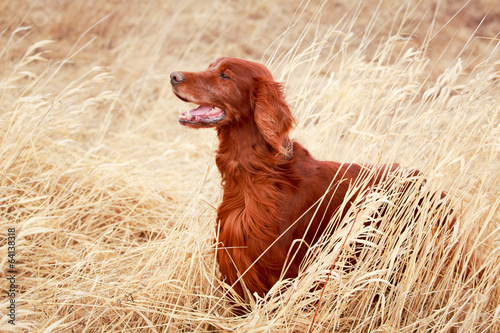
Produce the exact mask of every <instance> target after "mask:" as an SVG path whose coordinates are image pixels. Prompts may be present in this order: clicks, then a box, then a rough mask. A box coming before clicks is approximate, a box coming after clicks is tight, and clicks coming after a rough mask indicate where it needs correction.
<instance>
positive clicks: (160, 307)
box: [0, 0, 500, 332]
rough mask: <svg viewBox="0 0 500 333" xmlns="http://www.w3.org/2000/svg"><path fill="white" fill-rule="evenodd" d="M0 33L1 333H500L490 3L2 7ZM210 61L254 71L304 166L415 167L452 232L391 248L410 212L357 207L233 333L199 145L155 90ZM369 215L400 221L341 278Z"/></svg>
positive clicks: (213, 198) (213, 184) (209, 147)
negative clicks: (265, 74)
mask: <svg viewBox="0 0 500 333" xmlns="http://www.w3.org/2000/svg"><path fill="white" fill-rule="evenodd" d="M0 22H1V26H0V147H1V149H0V193H1V195H0V205H1V206H0V240H1V248H0V262H1V269H2V274H1V283H0V286H1V287H2V297H1V298H0V311H1V313H2V317H1V318H0V331H2V332H9V331H21V332H166V331H169V332H172V331H173V332H175V331H186V332H187V331H196V332H204V331H224V330H227V331H233V330H235V331H240V332H261V331H266V332H277V331H290V332H304V331H307V330H308V329H311V330H312V331H314V332H323V331H335V332H499V331H500V305H499V304H500V285H499V280H500V279H499V276H500V253H499V252H500V233H499V228H500V212H499V206H500V51H499V37H500V36H499V35H498V34H499V32H500V4H499V3H498V1H496V0H474V1H470V2H466V1H462V0H461V1H451V0H449V1H445V0H443V1H439V0H421V1H406V2H405V1H394V0H386V1H382V2H381V3H379V1H377V0H365V1H348V0H338V1H331V2H327V3H326V4H323V5H322V4H321V3H320V2H319V1H310V2H306V1H304V3H302V2H301V1H298V0H295V1H284V0H279V1H271V0H257V1H227V0H214V1H195V0H182V1H173V0H165V1H161V0H150V1H141V0H134V1H125V0H123V1H121V0H116V1H97V0H89V1H57V0H47V1H36V2H34V1H27V0H24V1H19V0H7V1H3V2H2V4H0ZM219 56H236V57H242V58H246V59H249V60H256V61H262V62H264V63H267V65H268V66H269V68H271V70H272V72H273V73H274V74H275V78H276V79H277V80H279V81H281V82H283V83H284V84H285V86H286V95H287V99H288V102H289V103H290V104H291V105H292V106H293V112H294V114H295V116H296V118H297V120H298V126H297V127H296V129H295V130H294V132H293V137H294V138H296V139H297V140H298V141H300V142H301V143H303V144H304V145H305V146H306V147H308V148H309V149H310V151H311V153H312V154H313V155H315V156H316V157H318V158H321V159H329V160H337V161H345V162H365V163H386V162H391V161H397V162H399V163H400V164H402V165H403V166H405V167H407V168H418V169H420V170H421V171H423V173H424V174H425V176H426V178H427V179H428V181H427V183H426V184H425V185H424V187H423V189H422V192H421V193H420V194H418V193H417V194H415V195H425V193H433V192H436V191H446V192H447V193H448V198H450V200H451V202H452V203H453V206H454V207H455V213H456V216H457V223H456V224H455V225H454V226H452V227H451V228H442V227H439V226H437V224H436V214H433V213H434V212H435V210H436V208H435V207H433V206H432V204H431V203H429V204H427V205H425V206H426V209H425V210H424V213H423V215H422V217H421V218H419V219H418V220H415V221H412V224H411V225H412V227H411V228H409V229H407V230H406V231H405V232H401V230H400V228H401V226H402V225H403V224H404V223H406V222H407V221H408V220H411V218H410V217H408V216H404V214H399V215H398V214H397V212H398V211H401V207H404V206H409V205H412V203H414V202H415V200H416V199H418V197H411V196H410V198H407V199H405V200H402V202H393V201H394V200H393V201H391V200H392V198H394V196H393V195H394V192H395V191H397V189H396V188H394V189H392V191H388V192H386V193H381V194H380V193H379V194H377V195H372V196H370V197H369V198H367V199H366V200H365V201H364V202H362V203H359V205H358V206H357V207H356V212H353V214H352V215H351V217H350V218H349V219H347V220H346V221H345V228H344V229H342V230H340V231H339V232H338V233H336V234H335V235H334V236H333V239H332V240H331V241H330V242H329V245H328V246H325V248H324V249H323V250H322V251H319V252H318V251H316V250H314V249H313V251H312V253H313V254H314V256H312V257H314V258H313V259H311V260H309V261H308V262H307V263H305V266H304V267H305V269H304V272H303V274H302V275H301V276H300V278H299V279H297V280H296V281H283V282H282V283H281V284H280V285H278V286H277V288H276V289H273V290H272V291H271V293H270V295H269V296H268V298H266V299H259V300H257V302H256V303H254V304H251V305H249V307H250V309H251V312H250V313H249V315H248V316H246V317H236V316H234V315H232V314H231V313H230V312H229V307H230V306H231V303H230V302H228V297H229V295H227V293H226V291H225V289H224V285H223V283H222V282H221V281H220V280H218V278H219V275H218V269H217V266H216V263H215V260H214V252H213V248H214V244H213V239H214V234H215V228H214V227H215V209H216V207H217V206H218V204H219V201H220V186H219V184H220V178H219V174H218V171H217V170H216V168H215V166H214V163H213V159H214V158H213V157H214V156H213V151H214V150H215V149H216V147H217V141H216V137H215V132H214V131H213V130H198V131H194V130H190V129H187V128H182V127H180V126H179V125H178V123H177V111H178V110H186V109H187V108H189V106H188V105H186V104H184V103H182V102H181V101H179V100H177V99H176V98H175V97H174V96H173V94H172V93H171V91H170V84H169V73H170V72H172V71H174V70H202V69H204V68H205V67H206V66H207V65H208V63H209V62H210V61H212V60H214V59H215V58H217V57H219ZM382 202H386V203H387V202H388V203H389V205H390V206H391V207H392V208H393V210H394V212H395V213H394V215H393V216H390V217H386V218H385V219H384V221H382V226H381V229H380V230H379V232H377V235H376V236H374V238H373V239H372V240H371V241H369V242H368V243H367V249H366V253H365V256H364V259H363V261H362V263H361V264H360V266H359V268H358V269H357V270H354V271H352V272H350V273H345V272H344V271H343V270H342V263H343V262H344V260H345V256H346V254H348V252H349V244H352V242H353V241H354V239H355V238H356V237H357V236H359V235H360V234H361V233H363V232H364V233H372V234H373V233H375V231H374V230H368V229H367V228H363V224H362V221H363V219H364V218H368V217H369V216H371V214H370V212H372V211H373V210H374V209H376V207H378V206H380V204H381V203H382ZM389 215H390V214H389ZM351 226H353V228H352V230H351V232H350V233H349V234H348V230H349V229H350V228H351ZM11 228H14V229H11ZM9 230H11V231H12V230H15V231H12V232H10V233H11V234H13V235H14V236H15V254H14V253H13V252H12V249H10V250H9V248H8V246H7V241H8V238H7V236H8V234H9ZM397 236H399V237H397ZM345 237H348V239H347V243H346V245H345V246H344V248H343V251H342V252H341V254H340V257H339V259H338V261H337V264H336V266H335V268H334V269H333V271H332V272H331V276H330V278H329V281H328V283H327V284H326V289H325V293H324V295H323V296H322V297H321V300H320V301H318V300H319V299H320V292H321V291H320V290H316V291H314V290H313V287H314V286H315V285H318V283H320V282H321V281H324V280H325V279H326V276H327V274H328V272H329V271H330V268H331V266H332V263H333V261H334V258H335V257H336V256H337V254H338V253H339V252H340V250H341V248H342V243H343V241H344V238H345ZM9 259H10V260H11V263H12V264H13V268H14V270H15V272H16V273H14V274H12V273H9V272H8V269H9ZM12 259H14V260H15V263H14V260H12ZM403 264H404V265H405V266H406V269H405V270H404V271H403V270H402V267H403ZM11 268H12V267H11ZM11 275H14V276H15V297H14V298H11V297H8V296H7V292H8V291H9V289H10V283H11V282H12V281H11V280H8V277H11ZM395 276H396V277H397V281H398V282H397V283H395V281H396V279H395V278H394V277H395ZM280 286H288V288H285V289H279V288H278V287H280ZM375 296H376V297H375ZM11 299H15V306H16V308H15V325H12V324H11V323H9V320H11V319H12V317H9V316H7V315H6V314H7V313H11V312H9V309H8V308H7V306H8V305H10V304H11V303H10V300H11ZM318 304H320V306H319V311H318V313H317V315H316V316H315V315H314V313H315V310H316V307H317V305H318Z"/></svg>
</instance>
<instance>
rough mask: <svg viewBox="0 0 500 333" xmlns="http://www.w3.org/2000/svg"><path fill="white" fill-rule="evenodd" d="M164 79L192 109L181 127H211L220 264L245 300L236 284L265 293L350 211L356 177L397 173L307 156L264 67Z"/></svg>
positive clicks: (220, 67) (224, 67) (243, 64)
mask: <svg viewBox="0 0 500 333" xmlns="http://www.w3.org/2000/svg"><path fill="white" fill-rule="evenodd" d="M170 78H171V84H172V89H173V92H174V93H175V95H176V96H177V97H179V98H180V99H181V100H183V101H185V102H191V103H195V104H197V105H199V106H198V107H197V108H195V109H193V110H190V111H187V112H184V113H182V114H181V115H180V116H179V122H180V123H181V124H182V125H184V126H188V127H193V128H205V127H214V128H215V129H216V130H217V135H218V138H219V141H220V145H219V149H218V150H217V156H216V164H217V167H218V168H219V171H220V173H221V175H222V186H223V189H224V194H223V199H222V203H221V205H220V206H219V208H218V211H217V234H218V250H217V261H218V264H219V269H220V271H221V273H222V275H223V277H224V278H225V279H226V282H227V283H229V284H230V285H232V286H233V288H234V289H235V291H236V292H237V293H238V294H239V295H240V296H241V297H243V298H245V292H244V287H243V285H244V286H245V287H246V288H247V289H248V291H250V293H251V294H253V293H255V292H256V293H258V294H259V295H261V296H264V295H265V294H266V293H267V291H269V289H270V288H271V287H272V286H273V285H274V284H275V283H276V281H278V280H279V279H281V278H293V277H296V276H297V274H298V272H299V266H300V264H301V261H302V259H303V258H304V256H305V254H306V252H307V250H308V248H309V247H310V246H312V245H314V244H315V243H316V242H317V241H318V239H319V238H320V237H321V236H322V234H323V232H324V231H325V229H326V227H327V226H328V224H329V223H330V220H331V218H332V217H333V216H334V214H336V213H337V215H339V214H340V218H341V217H342V216H344V215H345V214H346V213H347V211H348V209H349V206H350V203H351V202H352V201H353V199H352V198H346V194H347V193H348V190H349V188H350V186H352V184H353V183H354V182H355V181H356V180H358V181H359V179H357V178H362V177H371V178H372V179H371V180H368V181H366V182H365V184H366V186H365V187H370V186H373V185H376V184H377V183H379V182H380V181H381V180H382V179H385V178H387V174H389V173H392V172H394V171H395V170H396V169H397V168H398V165H397V164H393V165H389V166H380V167H370V166H362V165H358V164H340V163H336V162H325V161H318V160H316V159H314V158H313V157H312V156H311V154H310V153H309V152H308V151H307V149H305V148H304V147H303V146H302V145H300V144H299V143H298V142H295V141H291V140H290V138H289V137H288V133H289V131H290V129H291V128H292V126H293V125H294V121H295V120H294V118H293V116H292V114H291V112H290V109H289V107H288V105H287V103H286V102H285V99H284V95H283V91H282V86H281V85H280V84H279V83H277V82H275V81H274V79H273V77H272V75H271V73H270V72H269V70H268V69H267V68H266V67H264V66H263V65H261V64H258V63H255V62H250V61H245V60H241V59H234V58H220V59H217V60H216V61H215V62H213V63H212V64H210V66H209V67H208V69H207V70H205V71H203V72H196V73H192V72H173V73H172V74H171V75H170ZM369 169H372V171H373V169H375V170H376V172H371V173H370V172H367V170H369ZM416 173H417V172H414V173H413V174H416ZM368 175H369V176H368ZM374 175H375V176H374ZM356 193H358V192H356ZM337 220H339V219H338V218H337Z"/></svg>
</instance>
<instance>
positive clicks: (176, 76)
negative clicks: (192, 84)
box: [170, 72, 186, 85]
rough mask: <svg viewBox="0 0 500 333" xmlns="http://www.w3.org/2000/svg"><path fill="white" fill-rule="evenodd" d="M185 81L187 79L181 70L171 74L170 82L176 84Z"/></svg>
mask: <svg viewBox="0 0 500 333" xmlns="http://www.w3.org/2000/svg"><path fill="white" fill-rule="evenodd" d="M184 81H186V77H185V76H184V74H182V73H181V72H173V73H172V74H170V83H171V84H172V85H176V84H178V83H181V82H184Z"/></svg>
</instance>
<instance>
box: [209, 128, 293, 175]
mask: <svg viewBox="0 0 500 333" xmlns="http://www.w3.org/2000/svg"><path fill="white" fill-rule="evenodd" d="M217 135H218V138H219V149H218V150H217V157H216V163H217V167H218V168H219V171H220V172H221V174H222V178H223V179H224V180H228V179H227V178H228V177H229V178H234V177H236V178H238V177H237V175H240V174H241V173H245V174H247V176H248V174H250V175H252V174H253V175H261V176H262V175H263V174H266V173H267V174H269V173H271V172H272V173H273V174H276V172H279V171H280V170H281V169H282V168H281V165H282V164H283V163H286V162H287V161H290V160H291V159H292V157H293V142H292V141H291V140H290V139H289V138H288V137H286V138H284V139H283V147H284V148H285V149H284V150H285V153H281V152H278V151H276V150H275V149H274V148H272V147H271V146H270V145H269V144H268V143H267V142H266V141H265V140H264V137H263V136H262V134H261V133H260V131H259V130H258V128H257V126H241V127H237V126H225V127H222V128H218V130H217Z"/></svg>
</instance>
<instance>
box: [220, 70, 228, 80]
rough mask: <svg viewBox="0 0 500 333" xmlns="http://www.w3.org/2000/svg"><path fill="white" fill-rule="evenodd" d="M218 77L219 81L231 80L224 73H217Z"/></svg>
mask: <svg viewBox="0 0 500 333" xmlns="http://www.w3.org/2000/svg"><path fill="white" fill-rule="evenodd" d="M219 77H220V78H221V79H223V80H231V78H230V77H229V76H227V74H226V73H224V72H220V73H219Z"/></svg>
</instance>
